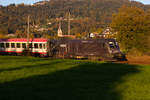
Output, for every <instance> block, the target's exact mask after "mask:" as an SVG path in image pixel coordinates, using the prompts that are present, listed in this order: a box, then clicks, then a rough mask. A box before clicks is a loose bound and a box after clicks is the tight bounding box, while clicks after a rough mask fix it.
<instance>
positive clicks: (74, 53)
mask: <svg viewBox="0 0 150 100" xmlns="http://www.w3.org/2000/svg"><path fill="white" fill-rule="evenodd" d="M27 50H28V52H29V53H30V54H31V55H32V56H39V57H53V58H71V59H92V60H106V61H107V60H110V61H114V60H116V61H118V60H127V59H126V56H125V54H123V53H122V52H121V51H120V48H119V45H118V43H117V42H116V40H115V39H104V38H102V39H46V38H33V39H29V40H27V39H25V38H16V39H15V38H13V39H0V54H1V55H23V54H25V53H26V52H25V51H27Z"/></svg>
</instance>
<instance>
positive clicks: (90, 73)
mask: <svg viewBox="0 0 150 100" xmlns="http://www.w3.org/2000/svg"><path fill="white" fill-rule="evenodd" d="M0 100H150V65H131V64H120V63H110V62H98V61H86V60H72V59H50V58H34V57H15V56H0Z"/></svg>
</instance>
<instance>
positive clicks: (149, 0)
mask: <svg viewBox="0 0 150 100" xmlns="http://www.w3.org/2000/svg"><path fill="white" fill-rule="evenodd" d="M38 1H42V0H0V5H3V6H7V5H9V4H12V3H15V4H20V3H25V4H33V3H35V2H38ZM135 1H140V2H142V3H144V4H150V0H135Z"/></svg>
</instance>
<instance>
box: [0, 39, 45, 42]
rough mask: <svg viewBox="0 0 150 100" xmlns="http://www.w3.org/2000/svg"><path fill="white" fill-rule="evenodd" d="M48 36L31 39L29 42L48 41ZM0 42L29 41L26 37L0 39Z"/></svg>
mask: <svg viewBox="0 0 150 100" xmlns="http://www.w3.org/2000/svg"><path fill="white" fill-rule="evenodd" d="M47 41H48V39H46V38H34V39H29V42H47ZM0 42H27V39H26V38H12V39H0Z"/></svg>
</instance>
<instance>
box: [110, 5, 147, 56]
mask: <svg viewBox="0 0 150 100" xmlns="http://www.w3.org/2000/svg"><path fill="white" fill-rule="evenodd" d="M111 27H112V29H113V31H114V35H115V38H116V39H117V41H118V42H119V43H120V46H121V49H122V50H123V51H124V52H126V53H131V55H133V54H134V55H143V54H146V55H150V44H149V43H150V9H149V10H147V11H144V10H143V9H141V8H137V7H127V6H123V7H121V8H120V9H119V12H118V13H116V14H114V15H113V18H112V23H111Z"/></svg>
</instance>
